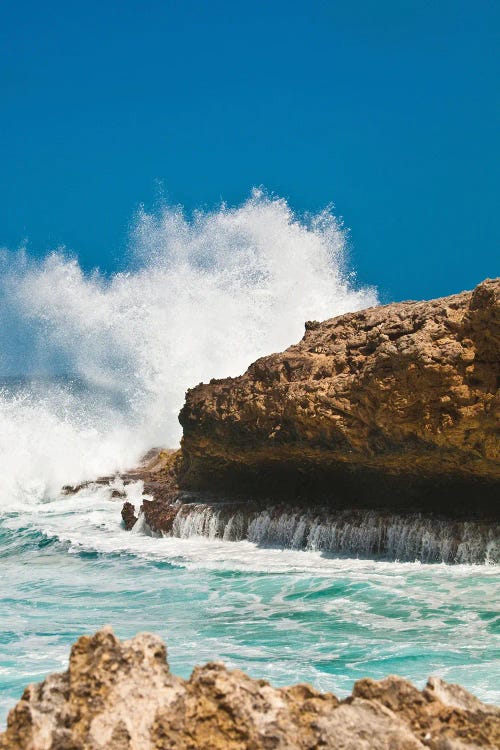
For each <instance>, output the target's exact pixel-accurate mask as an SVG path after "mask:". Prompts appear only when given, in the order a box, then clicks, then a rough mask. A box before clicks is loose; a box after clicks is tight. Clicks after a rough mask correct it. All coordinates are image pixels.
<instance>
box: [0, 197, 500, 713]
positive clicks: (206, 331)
mask: <svg viewBox="0 0 500 750" xmlns="http://www.w3.org/2000/svg"><path fill="white" fill-rule="evenodd" d="M345 248H346V235H345V232H344V231H343V229H342V227H341V226H340V224H339V222H338V221H336V220H335V218H334V217H333V216H332V214H331V213H329V212H324V213H322V214H320V215H319V216H316V217H308V218H307V217H306V218H302V219H301V220H300V221H299V220H298V219H297V218H296V217H295V216H294V215H293V214H292V212H291V211H290V209H289V208H288V206H287V205H286V203H285V202H284V201H280V200H277V199H270V198H268V197H266V196H265V195H262V194H261V193H258V192H256V193H254V194H253V195H252V197H251V198H250V199H249V200H248V201H247V202H246V203H245V204H243V205H242V206H241V207H239V208H237V209H226V208H224V207H222V208H221V209H220V210H218V211H215V212H212V213H207V214H202V213H200V214H197V215H196V216H194V217H192V218H191V220H189V221H188V220H187V219H186V218H185V217H184V216H183V215H182V212H181V211H180V210H179V209H169V208H165V209H163V210H162V211H160V212H159V213H158V214H156V215H151V216H149V215H147V214H145V213H141V214H140V215H139V216H138V218H137V222H136V225H135V229H134V230H133V232H132V235H131V250H130V258H129V259H128V260H127V267H126V269H125V270H124V271H123V272H122V273H120V274H116V275H115V276H112V277H103V276H102V275H99V274H98V273H94V274H90V275H87V274H85V273H84V272H83V271H82V270H81V268H80V267H79V265H78V262H77V260H76V259H75V258H72V257H71V256H70V255H69V254H68V253H67V252H65V251H58V252H56V253H53V254H52V255H50V256H49V257H47V258H46V259H44V260H42V261H35V260H34V259H32V258H30V256H29V254H28V253H26V252H25V251H19V252H15V253H12V252H7V251H5V252H3V254H0V322H1V324H2V325H1V326H0V365H1V366H0V373H2V375H3V377H2V379H1V380H0V557H1V563H0V613H1V615H0V624H1V632H0V714H1V717H0V720H1V721H2V722H3V721H4V719H5V716H6V713H7V711H8V709H9V708H10V707H11V706H12V705H14V703H15V702H16V700H17V699H18V698H19V697H20V695H21V693H22V690H23V687H24V686H25V685H26V684H27V683H29V682H31V681H39V680H41V679H43V677H44V676H45V675H46V674H47V673H49V672H51V671H54V670H62V669H64V668H65V666H66V664H67V658H68V651H69V647H70V645H71V643H72V642H73V641H74V640H75V639H76V638H77V637H78V636H80V635H82V634H84V633H91V632H93V631H95V630H96V629H97V628H99V627H101V626H102V625H104V624H108V623H109V624H111V625H112V626H113V627H114V629H115V631H116V633H117V634H118V635H119V636H120V637H128V636H131V635H133V634H135V633H136V632H138V631H141V630H149V631H153V632H156V633H158V634H160V635H161V636H162V637H163V638H164V639H165V640H166V642H167V645H168V652H169V661H170V664H171V668H172V670H173V671H175V672H177V673H178V674H181V675H183V676H188V675H189V673H190V671H191V669H192V668H193V666H194V665H195V664H197V663H202V662H204V661H206V660H209V659H223V660H224V661H225V662H226V663H227V664H228V665H230V666H232V667H239V668H241V669H244V670H246V671H247V672H249V673H250V674H252V675H254V676H258V677H266V678H269V679H270V680H272V681H273V682H274V683H276V684H279V685H284V684H290V683H293V682H296V681H308V682H311V683H312V684H314V685H315V686H316V687H318V688H321V689H324V690H332V691H334V692H336V693H337V694H339V695H345V694H346V693H347V692H349V691H350V690H351V688H352V684H353V681H354V680H355V679H357V678H359V677H364V676H371V677H383V676H384V675H387V674H389V673H394V672H396V673H399V674H401V675H404V676H406V677H408V678H410V679H412V680H414V681H415V682H416V683H417V684H418V685H422V684H423V683H424V681H425V679H426V678H427V676H428V675H430V674H438V675H440V676H442V677H444V678H445V679H448V680H451V681H459V682H461V683H462V684H463V685H465V686H466V687H468V688H469V689H471V690H472V691H473V692H475V693H476V694H477V695H478V696H479V697H481V698H483V699H485V700H488V701H498V700H500V688H499V686H500V658H499V656H500V615H499V611H500V594H499V579H498V574H499V572H500V566H498V565H496V564H493V563H492V559H495V558H494V556H493V557H492V556H491V554H490V553H491V550H492V549H493V547H492V546H491V544H490V543H489V542H488V545H486V547H485V554H484V560H483V559H482V553H481V554H480V555H479V557H477V556H476V558H474V559H475V560H476V563H477V562H478V563H479V564H468V563H467V562H459V563H458V564H443V563H433V564H430V563H425V562H422V561H421V560H422V559H427V558H426V557H425V555H423V554H422V553H421V552H420V551H418V550H420V549H421V547H418V549H417V548H416V550H417V551H416V552H415V557H416V558H418V559H417V560H416V561H414V560H412V559H411V555H410V559H409V560H407V561H405V562H402V561H398V559H397V554H398V553H397V552H394V554H392V557H391V556H390V555H389V556H388V557H387V556H386V557H387V559H383V558H382V557H380V556H377V555H371V554H370V550H371V547H369V546H367V545H366V544H363V539H364V536H365V534H369V533H370V529H369V524H368V525H366V526H364V527H362V528H361V531H359V529H358V531H357V532H356V533H357V537H356V539H357V541H356V542H355V543H354V542H353V543H352V544H350V546H349V547H346V546H345V545H344V547H343V548H342V549H340V550H339V549H337V548H336V547H335V545H333V546H332V544H330V547H328V545H327V546H326V547H325V545H323V547H321V545H316V546H315V545H314V544H309V545H306V546H307V548H306V549H298V548H297V547H298V546H300V545H298V544H295V543H293V540H294V539H295V540H297V538H298V535H299V529H302V526H301V523H302V522H301V521H300V519H299V520H297V519H293V520H290V519H288V520H286V524H285V525H286V526H287V528H288V529H289V531H288V532H287V534H288V536H287V534H284V535H283V534H282V533H281V531H280V533H277V532H276V531H272V534H271V533H270V531H269V528H270V527H269V524H268V525H267V526H265V524H266V523H267V521H266V519H265V518H260V519H258V522H256V524H254V527H252V529H253V531H252V533H251V534H249V535H248V534H247V535H246V537H245V538H241V539H240V540H239V541H235V540H234V538H235V535H234V534H232V535H231V534H224V533H222V534H220V533H211V531H210V529H212V530H213V528H214V526H213V524H212V525H210V523H209V524H208V525H207V524H205V525H204V524H201V525H200V523H199V518H198V521H196V522H190V523H185V524H184V525H183V526H182V528H180V529H179V533H178V536H173V537H169V538H154V537H151V536H150V535H148V534H147V533H145V529H144V528H142V527H141V526H139V527H138V528H137V530H134V531H133V532H125V531H124V530H123V529H122V527H121V523H120V508H121V503H122V501H121V500H117V499H113V498H112V487H105V486H90V487H88V488H86V489H84V490H82V491H80V492H79V493H77V494H76V495H74V496H66V495H64V494H63V493H62V492H61V488H62V486H63V485H64V484H76V483H78V482H80V481H82V480H86V479H92V478H94V477H97V476H99V475H102V474H110V473H113V472H115V471H119V470H121V469H124V468H126V467H129V466H133V465H134V464H135V463H136V462H137V461H138V460H139V458H140V456H141V455H142V454H143V453H144V452H145V451H146V450H147V449H148V448H150V447H151V446H153V445H167V446H175V445H176V443H177V441H178V439H179V434H180V431H179V425H178V422H177V419H176V415H177V413H178V410H179V408H180V406H181V404H182V401H183V398H184V392H185V389H186V388H187V387H189V386H190V385H193V384H196V383H197V382H199V381H201V380H208V379H210V378H211V377H221V376H226V375H235V374H237V373H239V372H241V371H243V370H244V369H245V367H246V366H247V365H248V364H249V363H250V362H251V361H253V360H254V359H255V358H256V357H258V356H260V355H263V354H267V353H269V352H271V351H275V350H279V349H283V348H284V347H286V346H287V345H288V344H290V343H293V342H294V341H297V340H298V339H299V338H300V336H301V335H302V332H303V325H304V321H305V320H307V319H321V318H326V317H330V316H332V315H335V314H339V313H341V312H344V311H346V310H353V309H358V308H361V307H365V306H367V305H370V304H374V303H376V293H375V292H374V291H373V290H371V289H360V288H359V287H358V286H357V285H356V282H355V278H354V277H353V276H352V274H351V273H350V272H349V270H348V266H347V262H346V251H345ZM68 372H70V373H71V376H68V375H67V374H65V375H61V373H68ZM117 486H119V484H118V485H117ZM125 489H126V492H127V496H128V498H129V499H130V500H131V501H132V502H134V503H135V504H136V505H139V504H140V502H141V497H142V486H141V484H140V483H134V484H131V485H129V486H127V487H126V488H125ZM471 501H473V499H471ZM195 520H196V519H195ZM264 526H265V528H266V529H267V531H266V533H264V532H263V531H262V528H263V527H264ZM365 528H366V532H365ZM259 529H260V531H259ZM300 533H302V534H303V533H304V532H303V531H300ZM418 533H419V534H420V537H421V538H422V539H424V541H425V540H426V541H425V548H426V549H429V548H430V547H429V544H430V543H429V539H430V537H429V534H428V530H426V529H423V530H421V531H419V532H418ZM443 533H444V532H443ZM468 533H469V532H468ZM280 534H281V536H280ZM236 536H237V535H236ZM431 536H432V535H431ZM469 537H470V534H469ZM469 537H468V539H469ZM470 538H472V537H470ZM474 538H475V537H474ZM290 540H291V541H290ZM431 541H432V540H431ZM439 543H440V544H441V541H440V542H439ZM468 543H469V542H468ZM474 544H475V542H474ZM469 546H470V545H469ZM336 549H337V551H336V552H335V550H336ZM394 549H396V548H394ZM406 549H408V547H407V548H406ZM463 549H466V548H465V547H464V548H463ZM467 549H469V547H467ZM474 549H476V552H477V549H478V548H477V545H476V547H474ZM461 555H462V556H461V557H457V558H456V559H457V560H465V561H467V560H469V559H472V558H471V557H470V556H469V557H468V553H467V552H464V553H463V554H462V553H461ZM438 557H439V555H438ZM454 559H455V558H454Z"/></svg>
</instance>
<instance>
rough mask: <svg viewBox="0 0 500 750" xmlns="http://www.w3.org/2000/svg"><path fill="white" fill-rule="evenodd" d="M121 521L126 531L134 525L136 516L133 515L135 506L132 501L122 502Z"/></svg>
mask: <svg viewBox="0 0 500 750" xmlns="http://www.w3.org/2000/svg"><path fill="white" fill-rule="evenodd" d="M122 521H123V525H124V527H125V529H126V530H127V531H130V529H132V528H133V527H134V526H135V523H136V521H137V516H136V515H135V508H134V506H133V505H132V503H129V501H128V500H127V502H125V503H123V507H122Z"/></svg>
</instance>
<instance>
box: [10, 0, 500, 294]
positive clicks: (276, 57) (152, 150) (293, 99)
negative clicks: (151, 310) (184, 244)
mask: <svg viewBox="0 0 500 750" xmlns="http://www.w3.org/2000/svg"><path fill="white" fill-rule="evenodd" d="M499 21H500V4H499V3H498V2H497V0H491V1H490V0H475V2H471V1H470V0H469V1H468V2H463V1H462V0H454V1H450V2H448V1H447V0H434V1H433V2H426V1H425V0H419V1H418V2H416V1H415V2H414V1H413V0H379V1H378V2H375V1H373V2H372V1H369V0H359V2H357V3H356V2H353V0H350V1H349V2H347V1H345V2H344V1H343V0H342V1H339V2H335V0H331V1H330V2H315V1H314V0H311V1H310V2H307V3H306V2H294V0H287V2H282V1H281V0H275V1H274V2H272V1H268V2H258V1H256V0H254V1H253V2H238V0H233V2H221V1H219V0H210V1H209V0H206V1H205V2H201V1H198V2H193V1H192V0H184V1H183V2H170V1H168V0H164V1H163V2H148V1H147V0H142V2H131V1H128V0H122V1H121V2H110V1H109V0H101V1H100V2H95V1H94V0H87V1H86V2H85V3H83V2H74V3H68V2H51V1H50V0H47V2H43V3H41V2H26V0H18V2H10V1H9V0H6V1H5V2H3V3H2V6H1V9H0V87H1V99H0V134H1V137H0V245H5V246H8V247H10V248H15V247H17V246H19V244H20V243H22V242H23V241H24V240H25V239H27V240H28V242H29V245H28V247H29V249H30V252H32V253H33V254H38V255H43V254H44V253H46V252H47V251H48V250H49V249H51V248H53V247H55V246H57V245H61V244H64V245H66V246H67V247H68V248H70V249H71V250H73V251H74V252H75V253H77V254H78V256H79V258H80V260H81V263H82V265H83V266H84V267H85V268H87V269H90V268H91V267H93V266H95V265H98V266H100V267H101V268H102V269H103V270H105V271H113V270H114V269H115V268H117V267H120V266H121V265H122V262H123V261H122V258H123V253H124V251H125V248H126V243H127V233H128V230H129V226H130V222H131V220H132V217H133V215H134V212H135V211H136V210H137V208H138V206H139V204H141V203H144V204H145V205H146V206H153V205H154V204H155V201H157V200H158V198H159V196H161V195H165V196H166V197H167V198H168V199H169V200H170V201H171V202H173V203H181V204H183V205H184V206H185V207H186V209H187V210H188V211H191V210H193V209H194V208H195V207H203V208H210V207H213V206H214V205H216V204H217V203H218V202H220V201H221V200H225V201H227V202H228V203H229V204H238V203H240V202H241V201H242V200H244V199H245V198H246V197H247V196H248V194H249V192H250V189H251V188H252V186H258V185H263V186H265V187H266V188H267V190H269V191H271V192H274V193H276V194H278V195H280V196H284V197H286V198H287V199H288V200H289V202H290V204H291V206H292V207H293V208H294V209H295V210H296V211H298V212H299V213H300V212H303V211H317V210H319V209H321V208H322V207H324V206H325V205H326V204H328V203H331V202H333V203H334V204H335V207H336V212H337V213H338V214H340V215H341V216H343V218H344V221H345V224H346V225H347V226H349V227H350V229H351V247H352V263H353V266H354V267H355V269H356V270H357V272H358V277H359V279H360V281H362V282H363V283H370V284H376V285H377V286H378V287H379V289H380V291H381V295H382V298H383V299H385V300H389V299H403V298H425V297H431V296H436V295H441V294H447V293H451V292H455V291H459V290H461V289H464V288H470V287H472V286H473V285H474V284H476V283H477V282H478V281H480V280H481V279H482V278H484V277H485V276H488V275H489V276H492V275H498V273H499V255H500V254H499V251H498V248H499V239H500V220H499V211H498V200H497V195H498V174H499V141H498V126H499V116H498V115H499V100H498V93H497V90H498V80H499V73H500V71H499V67H500V65H499V56H498V48H499V41H500V40H499V29H500V23H499Z"/></svg>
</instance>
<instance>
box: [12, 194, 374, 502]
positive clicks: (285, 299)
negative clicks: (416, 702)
mask: <svg viewBox="0 0 500 750" xmlns="http://www.w3.org/2000/svg"><path fill="white" fill-rule="evenodd" d="M129 266H130V269H131V270H129V271H124V272H121V273H116V274H114V275H112V276H110V277H108V276H104V275H102V274H100V273H99V272H98V271H95V272H94V273H91V274H85V273H84V272H83V271H82V269H81V268H80V266H79V264H78V261H77V260H76V259H74V258H70V257H68V256H67V255H66V254H65V253H64V252H62V251H59V252H57V251H56V252H54V253H52V254H50V255H49V256H48V257H46V258H45V259H43V260H41V261H35V260H34V259H32V258H30V257H29V256H28V255H27V254H26V253H25V252H22V251H21V252H18V253H17V254H12V253H10V254H9V253H4V255H3V258H2V265H1V282H0V289H1V292H0V299H1V302H0V316H1V320H2V326H1V333H0V357H1V358H2V359H1V360H0V374H2V373H3V374H5V375H7V374H12V375H22V376H25V377H26V376H28V377H29V376H30V375H38V376H39V375H40V374H41V375H43V376H45V377H47V376H48V377H49V379H50V377H51V376H53V375H54V374H55V373H69V374H71V375H72V376H73V378H74V379H78V381H79V382H80V384H82V383H83V384H84V385H85V386H86V392H84V391H85V389H80V391H79V392H76V393H75V392H74V389H72V387H71V382H66V383H60V384H59V386H58V387H56V385H55V384H54V383H53V382H49V383H47V384H46V388H44V387H43V383H40V381H38V383H37V386H36V389H35V392H34V391H33V389H25V390H24V391H21V392H19V393H18V394H17V395H16V400H15V401H14V402H13V400H12V398H11V397H10V395H9V394H7V393H6V392H5V390H4V392H3V394H0V419H1V423H2V425H3V429H2V432H1V434H0V456H1V458H0V461H4V462H6V463H5V466H4V467H2V465H1V463H0V474H2V475H4V476H5V474H6V473H7V474H8V475H10V476H12V471H13V469H14V465H15V464H16V463H18V461H19V458H21V461H20V464H21V465H20V467H19V475H20V476H21V477H24V478H26V472H32V475H33V476H32V478H33V480H34V481H35V480H36V481H42V482H43V481H47V482H48V488H49V491H51V490H53V488H54V485H57V484H58V483H60V482H61V481H63V482H64V481H66V482H74V481H79V480H81V479H84V478H88V477H92V476H94V475H95V474H96V473H99V472H104V471H110V470H113V469H116V468H121V467H124V466H125V465H130V463H133V462H134V461H135V460H137V458H138V457H139V455H140V454H141V453H143V452H144V451H145V450H147V449H148V448H149V447H151V446H153V445H167V446H175V445H176V444H177V443H178V440H179V437H180V426H179V424H178V421H177V414H178V412H179V410H180V407H181V406H182V403H183V400H184V393H185V391H186V389H187V388H188V387H191V386H193V385H196V384H197V383H199V382H201V381H207V380H209V379H210V378H213V377H225V376H228V375H237V374H239V373H241V372H243V371H244V370H245V369H246V368H247V367H248V365H249V364H250V363H251V362H252V361H253V360H255V359H256V358H257V357H259V356H262V355H265V354H268V353H271V352H273V351H278V350H281V349H283V348H285V347H287V346H289V345H290V344H292V343H295V342H296V341H298V340H299V339H300V338H301V336H302V334H303V331H304V322H305V321H306V320H308V319H324V318H327V317H332V316H334V315H338V314H341V313H343V312H346V311H348V310H355V309H359V308H362V307H366V306H369V305H372V304H375V303H376V301H377V297H376V293H375V292H374V290H372V289H359V288H356V286H355V283H354V278H353V276H352V275H351V274H350V273H349V272H348V271H347V269H346V234H345V231H344V230H343V229H342V227H341V226H340V224H339V222H338V221H337V220H336V218H335V217H334V215H333V214H332V213H331V212H330V211H324V212H322V213H320V214H318V215H317V216H313V217H309V218H308V219H303V220H301V221H299V220H298V219H297V218H296V217H295V216H294V214H293V213H292V211H291V209H290V208H289V207H288V205H287V204H286V202H285V201H284V200H279V199H274V198H269V197H267V196H266V195H265V194H263V193H262V192H261V191H254V192H253V193H252V196H251V197H250V198H249V200H248V201H247V202H246V203H244V204H243V205H242V206H240V207H239V208H226V207H224V206H222V207H221V208H219V209H218V210H216V211H214V212H209V213H204V212H197V213H195V214H194V216H193V217H192V218H191V219H190V220H188V219H187V218H186V217H185V216H184V214H183V212H182V210H181V209H180V208H169V207H164V208H163V209H162V210H160V211H159V212H157V213H156V214H148V213H146V212H145V211H141V212H140V213H139V215H138V217H137V221H136V224H135V226H134V229H133V231H132V234H131V250H130V261H129ZM13 445H15V456H16V458H14V459H13V457H12V446H13ZM63 456H64V460H61V459H62V457H63ZM29 459H31V460H29ZM40 463H43V464H44V469H43V471H42V474H46V476H39V464H40ZM30 464H34V465H33V467H32V466H31V465H30ZM62 464H64V467H65V468H64V471H65V473H66V475H65V476H64V477H63V476H62V475H61V465H62ZM3 468H5V469H6V471H3V470H2V469H3ZM32 469H33V470H32ZM0 481H3V480H0Z"/></svg>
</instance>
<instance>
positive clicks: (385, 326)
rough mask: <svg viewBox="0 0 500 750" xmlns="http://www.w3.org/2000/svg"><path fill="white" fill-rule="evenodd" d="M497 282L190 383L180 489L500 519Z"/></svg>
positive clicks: (341, 326) (352, 325) (372, 317)
mask: <svg viewBox="0 0 500 750" xmlns="http://www.w3.org/2000/svg"><path fill="white" fill-rule="evenodd" d="M499 381H500V279H496V280H487V281H485V282H483V283H482V284H480V285H479V286H478V287H476V289H475V290H474V291H472V292H463V293H461V294H457V295H453V296H451V297H445V298H442V299H436V300H432V301H430V302H404V303H395V304H391V305H386V306H381V307H374V308H370V309H368V310H363V311H361V312H356V313H350V314H347V315H342V316H340V317H337V318H333V319H331V320H327V321H325V322H323V323H317V322H309V323H306V332H305V335H304V338H303V339H302V341H300V343H298V344H296V345H295V346H291V347H290V348H289V349H287V350H286V351H285V352H283V353H280V354H273V355H271V356H268V357H263V358H262V359H259V360H258V361H257V362H255V363H254V364H252V365H251V366H250V367H249V368H248V370H247V372H246V373H245V374H244V375H242V376H240V377H237V378H227V379H224V380H212V381H211V382H210V383H209V384H207V385H203V384H200V385H199V386H197V387H196V388H193V389H191V390H190V391H188V392H187V395H186V402H185V405H184V407H183V409H182V411H181V414H180V417H179V418H180V421H181V424H182V427H183V434H184V437H183V441H182V470H181V473H180V485H181V487H184V488H188V489H191V490H193V489H200V488H201V489H203V488H205V489H207V488H209V489H211V490H219V491H220V490H224V491H226V492H230V493H234V492H240V493H241V492H249V493H250V494H252V496H254V497H255V496H256V495H259V494H261V495H268V496H269V495H271V496H273V497H286V498H294V499H297V498H306V497H314V498H316V499H318V498H320V497H321V498H325V499H328V498H330V499H331V500H332V501H334V502H335V504H336V505H342V504H345V505H349V506H353V505H354V506H371V507H373V506H376V507H379V506H381V505H391V504H392V505H396V506H398V507H400V508H402V509H407V508H408V507H411V508H412V509H422V510H434V511H435V510H442V511H445V512H451V513H453V514H455V513H458V514H464V513H465V514H470V513H474V512H476V511H481V512H483V511H487V512H488V513H490V514H494V515H496V516H498V491H499V487H500V437H499V432H500V431H499V424H500V420H499V416H500V412H499V408H500V397H499Z"/></svg>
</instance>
